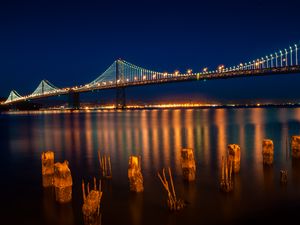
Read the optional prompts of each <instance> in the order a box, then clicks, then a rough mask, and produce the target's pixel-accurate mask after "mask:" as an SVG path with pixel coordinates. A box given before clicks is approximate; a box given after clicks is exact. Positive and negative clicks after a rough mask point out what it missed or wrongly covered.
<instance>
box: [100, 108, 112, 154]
mask: <svg viewBox="0 0 300 225" xmlns="http://www.w3.org/2000/svg"><path fill="white" fill-rule="evenodd" d="M108 113H109V112H104V113H103V117H102V118H101V119H102V120H101V121H100V123H101V122H102V123H103V126H101V131H102V133H103V135H102V136H103V138H102V139H101V140H102V142H103V149H98V150H100V151H101V152H102V151H103V152H104V153H105V154H109V150H108V148H110V143H109V138H108V136H109V135H108V130H109V127H110V126H112V125H111V124H109V120H108V119H109V118H108ZM111 129H113V128H111Z"/></svg>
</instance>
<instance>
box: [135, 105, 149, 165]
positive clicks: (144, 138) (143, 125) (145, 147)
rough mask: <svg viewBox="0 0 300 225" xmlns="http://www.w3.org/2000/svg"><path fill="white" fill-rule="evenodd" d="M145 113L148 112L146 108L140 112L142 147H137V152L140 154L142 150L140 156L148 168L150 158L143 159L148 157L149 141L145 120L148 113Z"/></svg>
mask: <svg viewBox="0 0 300 225" xmlns="http://www.w3.org/2000/svg"><path fill="white" fill-rule="evenodd" d="M147 114H148V111H146V110H144V111H143V112H141V131H142V143H143V145H142V148H143V149H139V153H138V154H141V153H142V152H143V156H144V157H142V163H143V165H144V166H145V169H147V170H148V169H149V163H150V160H145V159H144V158H147V159H150V154H149V152H150V149H149V147H150V146H149V144H150V141H149V128H148V120H147V117H148V115H147Z"/></svg>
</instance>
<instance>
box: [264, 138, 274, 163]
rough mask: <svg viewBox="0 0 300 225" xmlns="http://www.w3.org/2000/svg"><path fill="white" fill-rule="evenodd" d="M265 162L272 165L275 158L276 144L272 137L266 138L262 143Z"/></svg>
mask: <svg viewBox="0 0 300 225" xmlns="http://www.w3.org/2000/svg"><path fill="white" fill-rule="evenodd" d="M262 155H263V164H264V165H272V164H273V159H274V144H273V141H272V140H270V139H264V140H263V143H262Z"/></svg>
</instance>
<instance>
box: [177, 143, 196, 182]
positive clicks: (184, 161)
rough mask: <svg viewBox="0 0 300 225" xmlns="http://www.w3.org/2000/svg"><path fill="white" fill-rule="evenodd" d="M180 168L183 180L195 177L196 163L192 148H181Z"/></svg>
mask: <svg viewBox="0 0 300 225" xmlns="http://www.w3.org/2000/svg"><path fill="white" fill-rule="evenodd" d="M181 168H182V173H183V178H184V179H185V180H187V181H194V180H195V179H196V164H195V159H194V152H193V149H192V148H183V149H182V150H181Z"/></svg>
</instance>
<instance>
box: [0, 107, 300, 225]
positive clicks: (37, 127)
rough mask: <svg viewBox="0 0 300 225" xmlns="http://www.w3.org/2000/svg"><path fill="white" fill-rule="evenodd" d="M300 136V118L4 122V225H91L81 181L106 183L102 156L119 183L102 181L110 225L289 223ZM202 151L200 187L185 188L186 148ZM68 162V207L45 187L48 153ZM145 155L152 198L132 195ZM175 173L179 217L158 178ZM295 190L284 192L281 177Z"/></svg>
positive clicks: (246, 113)
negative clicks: (132, 162)
mask: <svg viewBox="0 0 300 225" xmlns="http://www.w3.org/2000/svg"><path fill="white" fill-rule="evenodd" d="M294 134H300V109H259V108H255V109H205V110H200V109H199V110H197V109H195V110H141V111H125V112H121V111H120V112H113V111H106V112H105V111H101V112H77V113H63V112H58V113H54V112H52V113H31V114H26V113H23V114H2V115H0V159H1V163H0V165H1V186H0V191H1V224H31V225H35V224H66V225H67V224H83V221H82V215H81V205H82V194H81V180H82V179H83V178H85V179H86V180H88V179H90V180H91V179H92V177H93V176H97V177H99V174H100V173H99V165H98V159H97V151H98V150H101V152H102V153H107V154H110V155H111V159H112V169H113V179H112V180H111V181H105V182H103V185H104V194H103V199H102V202H101V207H102V209H101V210H102V224H103V225H114V224H122V225H126V224H132V225H138V224H145V225H146V224H149V225H150V224H151V225H152V224H161V225H168V224H182V225H187V224H233V223H234V224H245V223H249V224H250V223H256V222H262V221H264V222H270V221H276V222H278V221H284V222H286V223H290V221H291V219H294V218H296V217H297V215H298V209H299V208H300V165H299V162H298V161H293V160H292V159H291V158H290V155H289V154H288V151H287V147H286V146H287V145H286V140H287V138H290V137H291V135H294ZM264 138H271V139H273V141H274V145H275V155H274V165H273V167H271V168H264V167H263V165H262V154H261V151H262V147H261V144H262V140H263V139H264ZM230 143H237V144H239V145H240V146H241V171H240V174H239V175H237V176H235V177H234V192H233V193H232V194H223V193H220V191H219V185H218V177H219V175H220V162H221V157H222V156H223V155H225V154H226V150H227V145H228V144H230ZM182 147H190V148H194V150H195V158H196V165H197V180H196V182H194V183H190V184H187V183H185V182H183V180H182V176H181V175H182V174H181V167H180V149H181V148H182ZM45 150H53V151H54V152H55V160H56V161H63V160H64V159H66V160H68V161H69V163H70V168H71V171H72V176H73V183H74V185H73V200H72V203H71V204H66V205H59V204H57V203H56V202H55V200H54V196H53V193H52V192H51V190H44V189H43V188H42V184H41V161H40V155H41V152H42V151H45ZM132 154H134V155H135V154H137V155H141V156H142V170H143V175H144V187H145V191H144V193H140V194H134V193H130V192H129V184H128V179H127V167H128V157H129V155H132ZM167 166H170V167H171V168H172V170H173V174H174V180H175V189H176V191H177V196H178V197H181V198H183V199H185V200H186V201H187V202H188V205H187V207H186V208H185V209H184V210H182V211H180V212H176V213H170V212H169V211H168V209H167V207H166V193H165V191H164V189H163V187H162V184H161V183H160V181H159V179H158V177H157V175H156V173H157V171H160V170H161V169H162V168H163V167H167ZM283 168H285V169H287V170H288V184H287V185H286V186H282V185H280V182H279V175H280V173H279V171H280V169H283Z"/></svg>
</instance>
